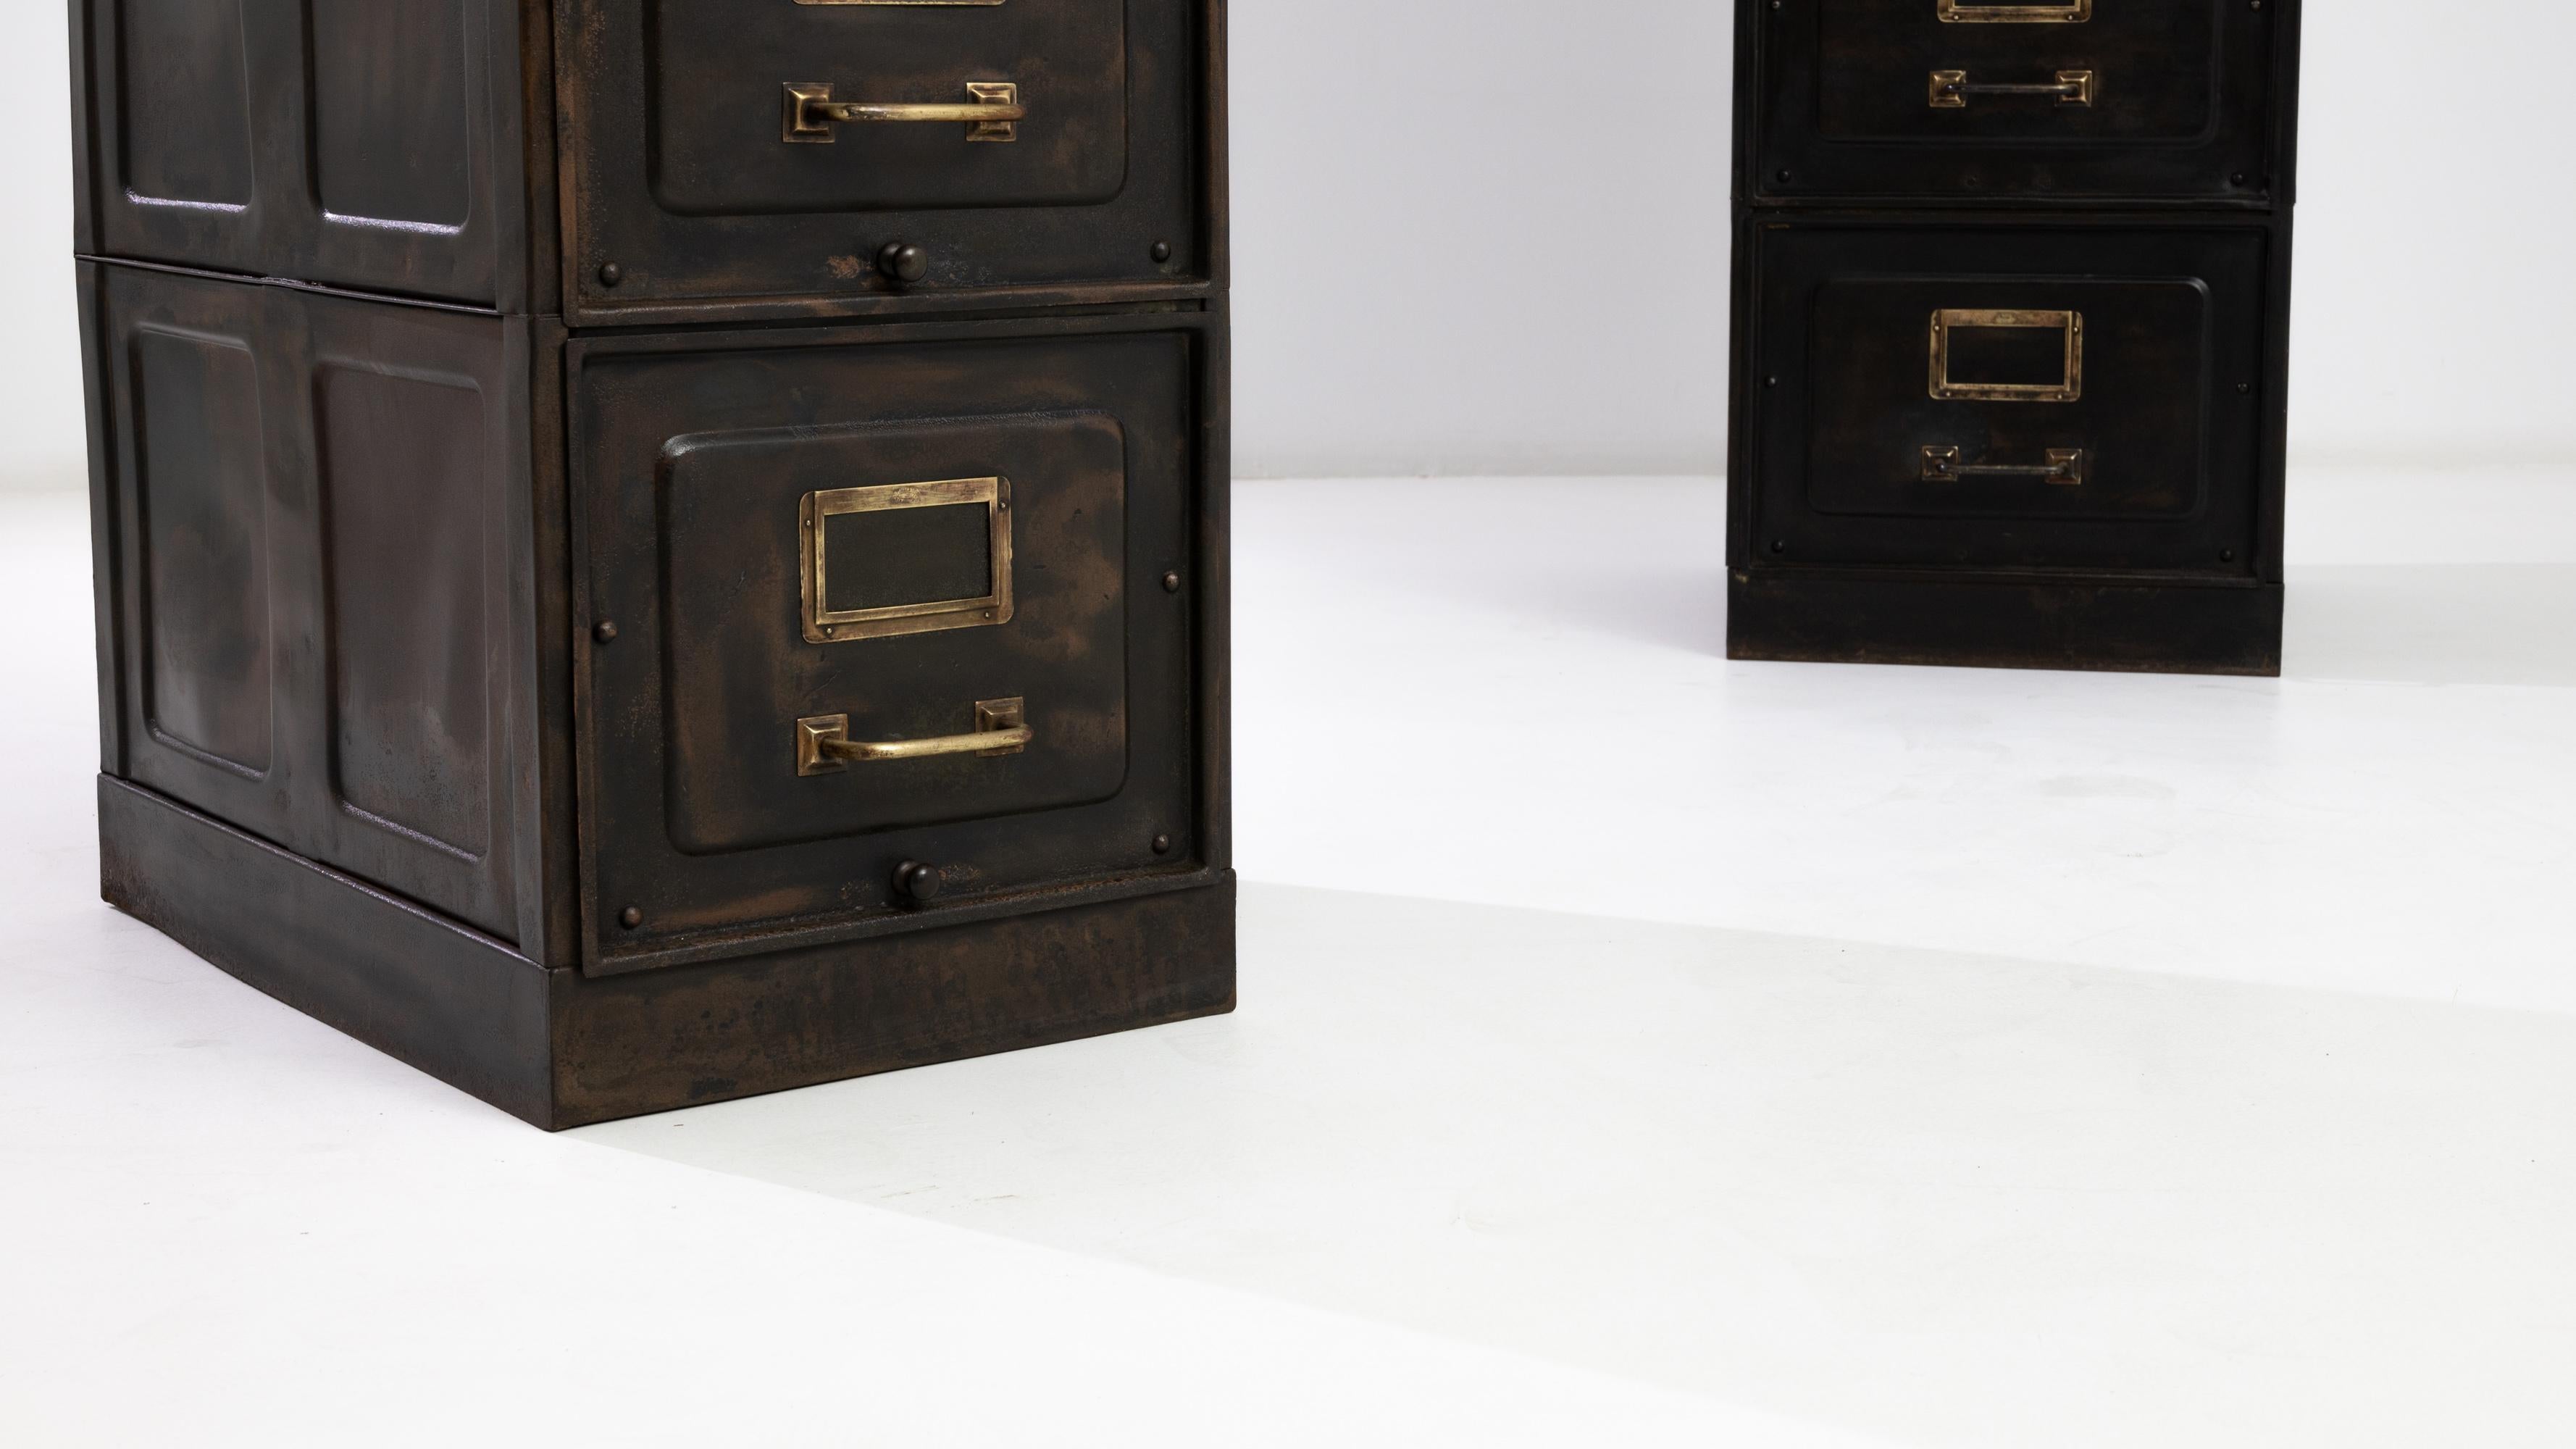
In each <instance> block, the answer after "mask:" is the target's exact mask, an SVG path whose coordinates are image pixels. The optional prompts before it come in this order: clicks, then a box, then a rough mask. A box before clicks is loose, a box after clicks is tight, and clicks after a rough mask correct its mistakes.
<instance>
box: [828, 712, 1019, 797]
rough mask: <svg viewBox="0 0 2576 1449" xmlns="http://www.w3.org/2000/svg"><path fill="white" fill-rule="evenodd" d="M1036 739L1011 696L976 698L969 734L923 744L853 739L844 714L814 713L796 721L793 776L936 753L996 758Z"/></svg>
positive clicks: (833, 772) (931, 756)
mask: <svg viewBox="0 0 2576 1449" xmlns="http://www.w3.org/2000/svg"><path fill="white" fill-rule="evenodd" d="M1036 738H1037V732H1036V731H1035V730H1032V729H1031V728H1029V704H1028V701H1027V700H1025V699H1020V698H1017V697H1014V698H1011V699H979V700H977V701H975V729H974V732H973V733H971V734H962V735H941V736H938V737H937V738H934V739H926V740H854V739H851V738H850V717H849V716H848V715H845V714H818V715H814V716H812V717H810V718H806V719H800V720H798V721H797V722H796V773H797V775H798V777H799V778H811V777H812V776H815V775H837V774H839V773H841V772H842V771H843V770H846V769H848V768H849V767H850V766H852V765H857V764H866V763H868V762H870V761H874V760H929V759H936V758H938V757H940V756H942V755H977V756H980V757H982V758H984V759H988V760H991V759H999V758H1001V757H1002V756H1004V755H1016V754H1021V753H1023V752H1025V751H1026V750H1027V749H1028V747H1029V745H1030V743H1031V742H1032V741H1034V740H1035V739H1036Z"/></svg>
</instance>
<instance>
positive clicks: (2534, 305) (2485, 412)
mask: <svg viewBox="0 0 2576 1449" xmlns="http://www.w3.org/2000/svg"><path fill="white" fill-rule="evenodd" d="M5 9H6V11H7V18H6V19H5V20H0V124H5V125H6V127H7V130H6V131H5V134H6V135H7V136H8V137H9V138H10V142H11V144H10V146H9V148H8V149H7V151H6V152H5V154H0V195H5V196H7V197H9V198H11V200H12V203H13V204H12V207H11V210H10V213H9V217H8V222H7V226H6V228H5V231H0V287H5V288H6V289H7V295H6V299H5V301H6V315H7V316H8V317H9V318H10V321H11V326H10V329H9V333H10V345H9V346H8V347H7V348H6V349H5V350H0V438H6V439H8V440H9V442H8V443H7V445H6V448H5V451H0V486H7V485H44V484H69V483H72V482H75V481H76V480H77V478H78V474H79V468H80V456H81V451H82V447H83V443H82V438H81V430H80V408H79V372H78V368H77V366H76V364H75V357H76V354H75V352H74V350H73V346H74V339H73V332H74V324H73V314H72V307H71V299H70V277H71V264H70V261H69V258H68V252H69V243H68V238H69V236H70V180H69V160H68V158H69V142H68V140H67V133H68V118H67V102H66V100H65V94H66V81H65V76H66V72H67V67H66V64H65V61H64V54H65V50H64V37H63V28H64V13H65V7H64V6H63V5H62V4H60V3H59V0H20V3H18V4H14V5H10V6H7V7H5ZM1730 9H1731V7H1730V6H1729V5H1728V4H1727V3H1725V0H1583V3H1573V0H1235V3H1234V6H1233V26H1234V88H1235V151H1234V177H1235V226H1236V230H1235V252H1236V289H1237V301H1236V307H1237V317H1238V321H1239V323H1240V342H1239V346H1238V353H1237V365H1236V388H1237V403H1238V409H1239V413H1238V417H1239V427H1238V432H1237V453H1236V456H1237V463H1238V469H1239V471H1241V472H1243V473H1244V474H1246V475H1250V476H1281V475H1289V476H1294V475H1309V474H1312V475H1349V476H1373V475H1381V474H1406V473H1467V474H1484V473H1711V472H1715V471H1717V469H1718V468H1719V466H1720V462H1721V449H1722V442H1723V437H1724V424H1723V399H1724V397H1725V384H1726V378H1725V371H1726V360H1725V328H1726V286H1725V276H1726V265H1727V228H1726V199H1725V192H1726V186H1727V169H1726V156H1727V135H1726V132H1727V118H1728V114H1729V112H1728V104H1727V91H1728V86H1729V83H1730V77H1731V75H1732V69H1731V61H1730V59H1729V55H1728V51H1729V36H1730V27H1729V23H1728V15H1729V12H1730ZM2308 11H2309V13H2308V18H2307V78H2306V106H2305V112H2304V130H2305V157H2304V171H2305V178H2304V184H2303V195H2302V204H2301V207H2300V225H2301V228H2302V231H2301V234H2300V238H2299V244H2300V248H2301V253H2300V273H2299V294H2298V299H2297V311H2298V317H2297V322H2298V329H2299V330H2298V334H2297V342H2296V347H2295V358H2294V363H2293V366H2294V369H2295V378H2296V381H2295V386H2294V389H2293V397H2292V409H2293V410H2292V427H2293V431H2294V438H2295V445H2296V450H2297V454H2298V457H2299V458H2300V459H2301V460H2302V461H2310V462H2331V463H2335V464H2351V463H2357V462H2363V461H2368V460H2386V461H2390V462H2399V463H2405V464H2408V465H2423V464H2429V463H2458V464H2477V465H2483V464H2511V463H2531V462H2541V461H2547V460H2551V459H2558V460H2564V459H2566V458H2567V457H2569V456H2570V455H2576V406H2571V405H2570V403H2569V400H2568V392H2569V384H2570V382H2571V380H2576V369H2571V367H2570V365H2569V361H2568V359H2569V357H2570V355H2571V350H2572V349H2576V186H2571V185H2570V184H2569V182H2568V181H2567V180H2566V177H2567V175H2568V174H2569V173H2570V172H2571V171H2576V159H2571V154H2570V153H2571V151H2576V110H2571V108H2570V107H2569V106H2568V105H2567V104H2566V101H2565V100H2564V98H2563V96H2562V95H2561V94H2560V87H2558V86H2557V85H2556V84H2555V83H2554V82H2552V81H2550V80H2549V79H2547V76H2548V71H2547V69H2546V63H2547V62H2548V61H2550V60H2551V59H2553V58H2555V57H2559V56H2563V55H2566V54H2570V53H2576V7H2570V6H2568V5H2566V4H2564V3H2562V0H2490V3H2487V4H2484V5H2475V6H2471V5H2457V4H2449V5H2426V4H2423V3H2421V0H2413V3H2399V0H2320V3H2317V4H2313V5H2311V6H2309V7H2308ZM2535 63H2538V64H2540V66H2541V69H2539V70H2537V71H2535V70H2534V69H2533V66H2534V64H2535ZM2535 74H2536V75H2539V76H2541V77H2542V78H2541V79H2539V80H2532V79H2529V77H2530V76H2532V75H2535Z"/></svg>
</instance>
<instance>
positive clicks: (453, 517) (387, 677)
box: [315, 367, 494, 858]
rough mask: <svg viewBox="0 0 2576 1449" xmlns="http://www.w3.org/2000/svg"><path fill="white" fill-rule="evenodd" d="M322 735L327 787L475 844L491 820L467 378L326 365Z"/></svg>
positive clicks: (473, 395) (390, 824) (474, 427)
mask: <svg viewBox="0 0 2576 1449" xmlns="http://www.w3.org/2000/svg"><path fill="white" fill-rule="evenodd" d="M315 394H316V395H315V407H316V412H317V418H316V431H317V433H318V441H319V445H320V451H321V462H322V499H323V508H324V511H325V513H326V515H327V516H328V519H329V531H328V539H329V545H328V546H329V561H328V572H329V576H330V600H331V602H330V615H329V619H330V645H331V647H330V670H331V744H332V765H333V770H332V774H333V779H334V782H335V787H336V788H337V790H338V792H339V795H340V798H341V800H342V801H343V802H344V803H346V804H347V805H348V806H349V807H350V808H352V809H354V810H356V811H358V812H360V813H361V814H363V815H365V816H367V817H368V818H370V819H372V820H374V821H376V822H378V823H380V824H382V825H384V826H386V827H387V828H389V829H394V830H398V831H403V832H406V833H409V834H411V835H414V836H417V837H419V838H421V839H424V840H427V841H429V842H431V843H434V844H436V845H438V846H441V847H443V848H444V849H446V850H448V851H451V852H453V853H455V854H458V855H461V856H466V857H469V858H472V857H479V856H481V855H482V854H483V853H484V851H485V850H486V849H488V848H489V845H490V839H491V829H492V800H491V782H492V762H491V754H490V727H491V726H490V715H491V673H492V669H493V665H494V661H493V659H492V658H491V655H490V645H489V642H488V641H489V638H490V633H489V628H488V623H489V621H488V620H487V619H486V618H485V608H486V603H485V601H486V599H487V598H489V597H490V592H491V590H490V581H489V580H488V579H487V578H486V570H485V564H484V560H485V558H486V556H487V548H488V545H487V542H486V538H485V532H486V529H487V527H488V522H487V520H486V517H485V500H486V499H487V498H489V497H490V496H491V492H492V489H491V485H490V480H489V479H488V478H486V477H485V475H484V462H483V438H484V436H485V434H486V431H487V428H486V421H485V418H484V416H483V410H484V400H483V396H482V394H481V392H480V391H479V390H477V389H476V387H475V386H474V384H473V383H472V382H471V381H469V380H466V379H461V378H460V379H447V378H435V377H414V376H400V375H392V374H387V373H381V372H375V371H367V370H360V369H355V368H349V367H330V368H325V369H324V370H323V371H322V372H321V374H320V378H319V381H318V384H317V387H316V390H315Z"/></svg>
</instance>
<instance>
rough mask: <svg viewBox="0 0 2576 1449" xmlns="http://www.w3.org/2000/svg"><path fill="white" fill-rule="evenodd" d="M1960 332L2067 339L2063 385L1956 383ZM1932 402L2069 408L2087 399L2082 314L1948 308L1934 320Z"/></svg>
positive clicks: (1933, 315)
mask: <svg viewBox="0 0 2576 1449" xmlns="http://www.w3.org/2000/svg"><path fill="white" fill-rule="evenodd" d="M1962 327H2033V328H2051V329H2055V330H2057V331H2060V332H2063V333H2065V334H2066V376H2065V378H2064V380H2062V381H2059V382H2053V383H2050V382H1953V381H1951V379H1950V334H1951V333H1953V332H1955V331H1957V330H1958V329H1959V328H1962ZM1932 396H1933V397H1934V398H1936V399H1938V400H1940V401H1942V402H2037V403H2071V402H2076V401H2079V400H2081V399H2082V398H2083V396H2084V314H2083V313H2081V312H2045V311H2028V310H2023V309H2017V308H2016V309H1988V308H1960V307H1945V308H1943V309H1942V310H1940V311H1938V312H1935V313H1933V314H1932Z"/></svg>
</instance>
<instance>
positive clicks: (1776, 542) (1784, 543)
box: [1771, 538, 1789, 553]
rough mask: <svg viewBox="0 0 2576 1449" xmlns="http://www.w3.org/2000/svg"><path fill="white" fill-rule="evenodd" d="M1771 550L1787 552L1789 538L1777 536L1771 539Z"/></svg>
mask: <svg viewBox="0 0 2576 1449" xmlns="http://www.w3.org/2000/svg"><path fill="white" fill-rule="evenodd" d="M1771 551H1772V552H1773V553H1787V552H1788V551H1789V540H1787V539H1785V538H1775V539H1773V540H1771Z"/></svg>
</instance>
